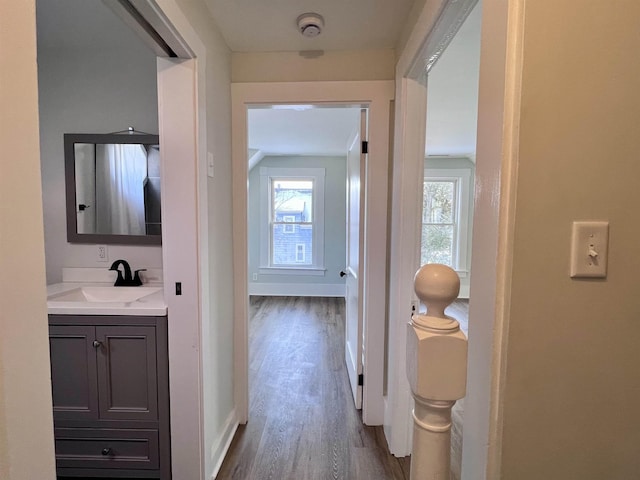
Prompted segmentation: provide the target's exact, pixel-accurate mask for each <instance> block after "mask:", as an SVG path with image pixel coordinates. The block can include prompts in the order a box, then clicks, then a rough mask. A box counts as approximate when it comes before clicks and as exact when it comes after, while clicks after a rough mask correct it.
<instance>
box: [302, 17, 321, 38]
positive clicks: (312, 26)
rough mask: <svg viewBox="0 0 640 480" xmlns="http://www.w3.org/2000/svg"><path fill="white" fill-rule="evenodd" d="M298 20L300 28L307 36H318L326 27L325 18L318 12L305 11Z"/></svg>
mask: <svg viewBox="0 0 640 480" xmlns="http://www.w3.org/2000/svg"><path fill="white" fill-rule="evenodd" d="M297 22H298V30H300V33H301V34H302V35H303V36H305V37H317V36H318V35H320V33H322V29H323V28H324V19H323V18H322V16H321V15H318V14H317V13H303V14H302V15H300V16H299V17H298V20H297Z"/></svg>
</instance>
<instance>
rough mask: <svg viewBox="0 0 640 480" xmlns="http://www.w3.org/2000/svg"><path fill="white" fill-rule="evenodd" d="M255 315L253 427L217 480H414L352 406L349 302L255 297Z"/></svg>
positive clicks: (244, 431) (243, 430) (240, 437)
mask: <svg viewBox="0 0 640 480" xmlns="http://www.w3.org/2000/svg"><path fill="white" fill-rule="evenodd" d="M250 309H251V310H250V335H249V351H250V359H249V362H250V364H249V374H250V379H249V382H250V409H249V422H248V423H247V425H243V426H240V428H239V429H238V431H237V432H236V435H235V437H234V439H233V442H232V444H231V447H230V449H229V453H228V454H227V457H226V458H225V461H224V462H223V464H222V467H221V469H220V472H219V474H218V476H217V479H218V480H228V479H238V480H251V479H256V480H257V479H260V480H263V479H278V480H279V479H305V480H315V479H317V480H321V479H345V480H348V479H353V480H357V479H369V478H375V479H377V480H385V479H394V480H396V479H397V480H403V479H408V478H409V458H408V457H407V458H405V459H397V458H395V457H393V456H392V455H390V454H389V452H388V449H387V444H386V440H385V438H384V434H383V432H382V427H367V426H364V425H362V421H361V419H360V412H358V411H357V410H355V409H354V407H353V399H352V398H351V391H350V388H349V382H348V379H347V373H346V369H345V366H344V361H345V360H344V299H342V298H309V297H305V298H300V297H251V305H250Z"/></svg>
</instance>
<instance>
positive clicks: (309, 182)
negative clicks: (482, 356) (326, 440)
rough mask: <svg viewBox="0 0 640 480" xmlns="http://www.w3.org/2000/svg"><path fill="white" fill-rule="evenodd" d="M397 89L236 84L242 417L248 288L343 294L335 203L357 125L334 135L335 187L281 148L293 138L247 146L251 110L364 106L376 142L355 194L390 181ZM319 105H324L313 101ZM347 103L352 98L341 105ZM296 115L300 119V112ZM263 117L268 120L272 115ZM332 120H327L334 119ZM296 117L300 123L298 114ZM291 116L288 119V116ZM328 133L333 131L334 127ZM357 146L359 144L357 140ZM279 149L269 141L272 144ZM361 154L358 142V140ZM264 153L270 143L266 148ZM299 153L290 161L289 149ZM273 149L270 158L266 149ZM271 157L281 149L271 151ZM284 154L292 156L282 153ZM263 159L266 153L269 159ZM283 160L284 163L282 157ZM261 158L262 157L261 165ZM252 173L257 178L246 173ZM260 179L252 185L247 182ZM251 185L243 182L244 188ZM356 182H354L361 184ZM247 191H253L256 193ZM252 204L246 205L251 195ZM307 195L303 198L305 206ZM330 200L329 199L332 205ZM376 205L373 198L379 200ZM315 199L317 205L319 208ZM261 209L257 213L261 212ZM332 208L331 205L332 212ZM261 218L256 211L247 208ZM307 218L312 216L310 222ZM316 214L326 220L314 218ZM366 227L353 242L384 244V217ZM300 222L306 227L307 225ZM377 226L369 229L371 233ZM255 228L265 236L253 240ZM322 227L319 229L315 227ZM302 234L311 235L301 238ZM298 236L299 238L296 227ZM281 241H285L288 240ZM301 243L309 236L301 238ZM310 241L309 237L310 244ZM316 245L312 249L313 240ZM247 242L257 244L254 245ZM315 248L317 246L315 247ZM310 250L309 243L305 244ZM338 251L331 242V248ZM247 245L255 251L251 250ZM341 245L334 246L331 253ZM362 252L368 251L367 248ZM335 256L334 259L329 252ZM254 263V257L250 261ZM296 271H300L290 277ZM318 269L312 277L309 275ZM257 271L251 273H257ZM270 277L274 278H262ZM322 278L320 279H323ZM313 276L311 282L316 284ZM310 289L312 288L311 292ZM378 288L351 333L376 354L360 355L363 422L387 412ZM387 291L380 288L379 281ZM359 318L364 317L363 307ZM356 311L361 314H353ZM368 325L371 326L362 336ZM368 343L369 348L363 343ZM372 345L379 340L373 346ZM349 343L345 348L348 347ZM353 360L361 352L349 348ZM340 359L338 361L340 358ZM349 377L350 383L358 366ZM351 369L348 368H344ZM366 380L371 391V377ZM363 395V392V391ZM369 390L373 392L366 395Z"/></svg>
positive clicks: (372, 278)
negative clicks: (338, 168)
mask: <svg viewBox="0 0 640 480" xmlns="http://www.w3.org/2000/svg"><path fill="white" fill-rule="evenodd" d="M392 97H393V88H392V82H386V81H384V82H379V81H376V82H304V83H302V84H299V83H291V84H287V83H282V84H233V85H232V101H233V115H232V118H233V125H234V129H233V131H232V136H233V159H234V161H233V168H234V172H233V173H234V192H235V193H234V219H233V220H234V244H235V245H236V246H237V248H236V250H235V252H234V272H235V274H234V290H235V292H236V295H235V310H236V330H235V346H236V348H235V366H236V375H235V377H236V380H237V381H236V382H235V386H236V402H237V410H236V411H237V413H238V417H239V420H240V423H246V422H247V421H248V420H249V414H250V411H249V402H250V398H249V392H250V389H249V373H250V367H251V364H250V362H251V360H250V355H249V353H250V351H249V339H250V331H249V319H250V315H249V297H250V294H252V295H261V296H277V295H282V294H283V293H282V292H283V291H284V292H285V293H284V295H294V296H300V295H305V296H306V295H325V296H326V295H330V296H335V295H338V296H341V297H344V296H345V286H344V284H345V280H344V279H342V277H341V276H340V272H341V271H343V270H344V267H345V257H346V232H347V230H348V229H347V226H346V205H345V203H344V202H343V203H342V204H341V205H340V204H338V203H335V200H336V199H337V198H338V197H342V198H344V199H346V198H347V194H346V191H345V183H347V182H346V179H347V176H346V167H345V166H344V162H345V157H346V156H347V149H348V147H349V146H350V145H349V143H348V139H349V134H350V133H352V131H353V130H354V129H355V125H354V123H355V124H357V122H353V123H350V126H349V128H347V129H346V130H345V132H342V133H340V135H342V140H340V141H339V143H338V149H339V151H338V153H339V154H340V155H341V156H342V164H343V167H342V168H343V170H342V176H341V180H338V184H337V185H338V186H337V187H336V188H337V190H335V191H336V192H339V193H335V194H332V193H330V191H329V185H330V183H331V180H330V177H331V174H330V172H329V168H328V166H327V165H324V166H323V165H315V166H312V165H311V164H310V163H309V162H310V160H312V156H311V155H299V153H300V151H299V150H298V151H297V152H296V151H295V150H294V151H291V150H290V149H289V150H287V147H289V148H290V147H291V146H292V145H293V144H295V138H294V139H291V138H290V139H289V140H284V141H282V142H281V143H282V145H281V146H280V147H279V148H283V149H284V150H283V151H281V152H280V154H279V155H271V156H270V155H263V154H262V152H260V150H261V148H252V147H255V146H257V144H254V145H251V143H250V136H251V135H252V133H251V131H252V129H251V122H252V121H253V119H252V117H254V115H255V116H256V117H263V116H266V117H268V116H269V115H270V114H271V115H273V114H274V113H275V114H280V115H284V116H295V115H299V114H301V113H304V112H305V111H306V112H312V114H317V115H329V114H331V113H332V111H333V113H336V112H339V111H340V110H345V111H349V110H354V112H355V113H353V114H352V118H353V117H356V118H357V116H358V113H359V111H360V110H361V109H362V107H363V106H364V107H368V109H369V115H368V118H369V121H370V123H369V127H368V129H369V131H370V132H371V135H372V138H373V137H375V138H377V139H378V142H377V144H376V148H375V149H374V150H371V151H370V152H369V153H368V163H367V164H366V165H365V164H364V162H363V166H364V167H366V168H364V175H363V177H362V178H363V179H364V180H363V184H364V185H365V187H364V189H363V190H362V192H361V195H360V196H364V194H365V193H366V188H371V187H372V186H373V187H380V186H382V185H386V184H387V173H388V160H389V157H388V131H389V130H388V125H389V123H388V122H389V107H390V103H389V102H390V100H391V98H392ZM318 107H322V108H318ZM346 107H356V108H355V109H353V108H346ZM296 122H299V121H296ZM296 122H294V123H293V124H292V125H293V126H289V127H287V126H286V125H285V126H283V125H280V126H279V127H276V129H275V131H272V132H271V133H268V134H267V136H268V137H271V138H275V137H277V136H280V135H281V134H282V133H283V132H285V133H286V132H287V131H290V130H295V129H296V128H297V127H298V123H296ZM267 123H268V124H269V125H270V126H271V127H273V125H274V124H277V122H276V121H272V122H268V121H267ZM334 123H336V122H329V125H333V124H334ZM300 124H301V123H300ZM290 125H291V124H290ZM328 132H329V136H330V137H335V136H336V135H338V134H337V133H336V131H335V130H332V129H331V128H330V129H329V130H328ZM318 134H319V130H318V128H314V127H312V128H311V129H310V138H312V139H314V138H317V137H318ZM356 146H357V147H360V144H359V143H356ZM272 148H275V147H272ZM357 152H358V153H357V156H358V157H360V148H357ZM267 153H268V152H267ZM296 153H297V154H298V157H302V160H303V161H302V163H300V161H301V158H298V159H297V160H293V159H292V158H290V157H291V156H292V155H293V156H295V154H296ZM269 157H272V158H269ZM273 157H277V158H273ZM284 157H289V158H284ZM269 162H272V163H271V164H269ZM287 162H289V163H287ZM258 164H260V166H258ZM252 177H254V180H253V182H252ZM252 183H253V184H254V185H259V188H258V189H257V193H256V192H255V191H253V189H252V187H251V186H250V185H251V184H252ZM247 186H249V189H247ZM358 186H359V185H358ZM252 195H257V196H258V198H257V200H256V199H252ZM252 201H253V202H254V205H257V210H256V212H253V213H252V209H251V205H250V204H251V202H252ZM386 201H387V198H386V191H383V193H382V194H381V195H379V196H376V197H373V198H371V199H370V200H367V201H366V202H363V205H364V206H363V208H364V209H365V211H366V210H367V208H369V209H379V208H380V206H379V205H382V204H383V205H384V206H383V207H382V210H383V211H386ZM305 204H306V205H305ZM330 204H333V206H330ZM376 204H378V206H376ZM318 207H322V208H321V209H320V208H318ZM260 211H262V212H263V214H262V220H260V219H259V218H260ZM331 212H333V213H331ZM254 214H255V215H257V217H256V218H258V220H252V218H253V217H252V215H254ZM335 218H341V219H342V220H340V221H339V222H338V223H341V225H338V226H336V227H329V226H328V222H331V221H333V220H335ZM308 220H310V221H308ZM318 221H321V223H322V224H319V223H318ZM357 225H358V226H359V228H360V229H363V230H364V231H365V234H364V235H361V236H360V237H359V240H358V244H359V245H362V244H364V245H366V244H367V242H369V243H370V244H372V245H374V246H375V245H377V244H379V245H377V247H376V248H375V249H376V250H378V249H380V250H381V251H385V250H386V218H380V217H375V218H373V217H372V219H371V220H369V221H365V222H363V223H359V224H357ZM303 230H306V232H303ZM334 230H335V231H342V232H343V233H342V234H341V235H340V240H337V241H336V240H331V241H330V240H329V235H330V234H334V233H335V231H334ZM374 231H375V232H376V233H377V235H374V234H373V232H374ZM252 232H253V235H254V236H256V237H261V239H262V240H259V241H257V242H256V241H253V242H252ZM320 232H323V235H322V236H321V237H320V238H319V236H318V234H319V233H320ZM303 233H305V234H306V235H307V237H308V239H309V240H304V239H303V237H302V234H303ZM298 234H299V235H300V236H299V237H298V236H296V235H298ZM285 240H286V241H285ZM305 242H307V243H305ZM309 242H310V243H309ZM318 242H320V243H322V244H323V248H322V249H317V247H318V246H319V243H318ZM252 243H253V245H254V246H253V247H252ZM314 248H315V250H314ZM309 250H311V252H309ZM331 250H335V251H333V252H332V251H331ZM251 251H253V256H251V255H252V254H251ZM336 251H338V252H339V253H336ZM363 252H364V250H363ZM332 256H333V258H335V259H336V260H334V262H335V263H334V264H333V266H330V264H329V259H330V258H331V257H332ZM250 262H251V264H250ZM385 269H386V264H385V263H384V259H382V261H381V259H380V258H379V257H375V258H374V257H371V259H370V260H369V261H368V262H367V261H365V265H363V266H362V272H363V274H362V277H363V278H362V281H363V282H364V284H367V282H369V284H371V285H375V284H376V282H377V281H378V280H382V281H384V270H385ZM292 274H298V276H297V277H296V276H291V275H292ZM314 277H315V278H314ZM254 279H255V280H254ZM265 279H268V280H270V281H261V280H265ZM323 279H324V280H323ZM314 283H316V286H313V284H314ZM314 291H315V293H313V292H314ZM376 291H378V290H375V289H372V290H371V296H370V297H365V296H363V298H362V299H361V300H360V301H361V305H362V306H361V308H360V309H357V311H358V315H360V312H361V311H366V310H367V309H368V308H372V304H375V303H379V304H381V305H382V308H375V309H372V311H373V312H375V313H373V314H371V316H370V318H368V324H367V325H365V326H364V328H362V330H361V332H362V333H361V334H360V335H356V337H357V339H358V340H359V341H361V342H362V345H363V347H362V351H365V352H367V351H371V352H373V353H371V354H369V355H365V356H364V363H365V365H366V363H367V362H373V363H372V364H379V365H380V367H378V368H372V369H371V370H370V375H371V379H373V380H372V381H371V382H369V383H368V382H367V378H366V368H365V369H364V371H363V372H362V373H364V377H365V378H363V379H362V380H363V383H364V386H363V388H362V392H363V398H365V401H364V402H363V414H362V416H363V421H364V423H365V424H373V425H376V424H378V425H379V424H381V423H382V417H383V397H382V374H383V368H382V367H381V365H383V363H384V359H383V348H382V347H381V345H383V340H384V311H385V309H384V302H385V297H384V294H382V295H380V294H377V295H374V292H376ZM380 291H381V292H384V289H382V290H380ZM360 318H364V315H362V316H361V317H360ZM359 320H360V319H359ZM367 332H369V333H370V335H369V336H367ZM367 342H369V344H370V347H371V348H368V347H367ZM374 344H375V346H374ZM345 350H346V349H345ZM355 357H356V359H357V360H360V361H361V359H362V355H357V354H356V355H355ZM343 363H344V362H343ZM355 371H356V372H357V373H356V375H354V376H353V377H354V378H355V383H356V386H357V385H358V380H359V379H360V378H359V374H360V372H358V371H357V370H355ZM350 378H351V376H350ZM368 384H369V391H367V385H368ZM367 395H369V397H367ZM367 398H370V399H371V400H370V401H368V402H367V401H366V399H367Z"/></svg>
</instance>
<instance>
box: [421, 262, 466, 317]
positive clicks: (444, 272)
mask: <svg viewBox="0 0 640 480" xmlns="http://www.w3.org/2000/svg"><path fill="white" fill-rule="evenodd" d="M413 286H414V290H415V292H416V295H417V296H418V298H419V299H420V301H421V302H422V303H424V304H425V305H426V306H427V312H426V315H427V316H429V317H436V318H443V319H444V318H447V316H446V315H445V314H444V310H445V309H446V308H447V307H448V306H449V305H451V304H452V303H453V301H454V300H455V299H456V298H458V294H459V293H460V277H458V274H457V273H456V272H455V270H453V269H452V268H451V267H448V266H447V265H442V264H439V263H428V264H426V265H423V266H422V267H420V269H419V270H418V271H417V272H416V275H415V277H414V279H413Z"/></svg>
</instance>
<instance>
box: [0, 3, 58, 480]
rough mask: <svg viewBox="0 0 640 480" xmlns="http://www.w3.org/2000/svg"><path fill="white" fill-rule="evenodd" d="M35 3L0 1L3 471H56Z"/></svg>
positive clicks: (33, 474) (34, 474) (20, 475)
mask: <svg viewBox="0 0 640 480" xmlns="http://www.w3.org/2000/svg"><path fill="white" fill-rule="evenodd" d="M34 9H35V2H34V0H24V1H20V2H12V1H9V0H7V1H5V0H2V1H0V65H2V67H1V68H0V85H2V87H1V88H0V145H2V158H1V160H0V269H1V270H2V272H3V274H2V276H1V277H0V478H2V479H3V480H24V479H36V478H37V479H43V480H53V479H54V478H55V458H54V442H53V408H52V404H51V370H50V366H49V338H48V323H47V307H46V291H45V268H44V233H43V227H42V195H41V187H40V180H39V179H40V156H39V148H38V143H37V141H34V139H36V138H37V137H38V103H37V88H38V86H37V70H36V44H35V22H34V20H35V13H34Z"/></svg>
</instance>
